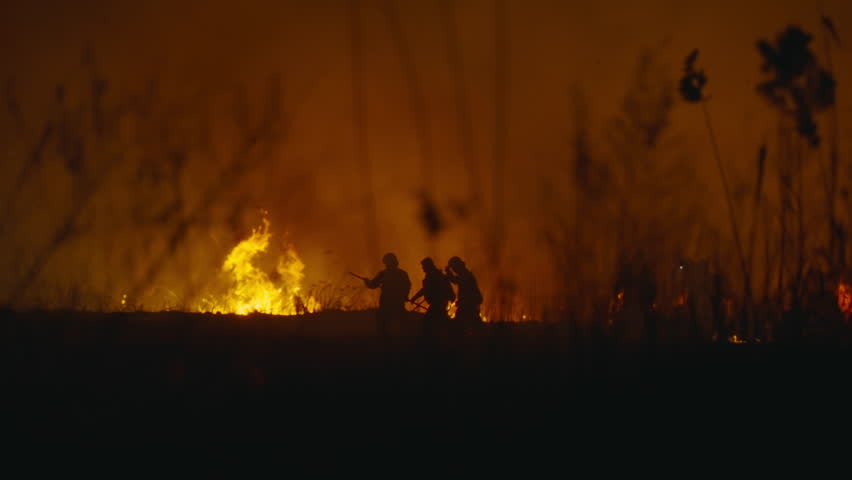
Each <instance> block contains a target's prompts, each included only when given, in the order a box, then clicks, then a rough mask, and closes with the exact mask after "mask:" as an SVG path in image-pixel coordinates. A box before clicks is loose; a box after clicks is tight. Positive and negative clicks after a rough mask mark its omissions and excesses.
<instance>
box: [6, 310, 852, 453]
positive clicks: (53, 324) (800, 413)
mask: <svg viewBox="0 0 852 480" xmlns="http://www.w3.org/2000/svg"><path fill="white" fill-rule="evenodd" d="M409 320H410V322H409V323H408V324H407V325H405V326H402V327H400V328H397V329H396V330H395V331H394V332H393V335H392V336H391V338H389V339H388V341H387V342H386V343H383V342H382V341H381V339H378V338H377V337H376V336H375V335H374V334H373V330H372V328H373V323H372V312H349V313H339V312H325V313H320V314H315V315H305V316H300V317H289V318H285V317H271V316H263V315H257V316H248V317H238V316H231V315H203V314H187V313H177V312H165V313H112V314H106V313H80V312H74V313H60V312H52V313H47V312H31V313H12V312H4V313H3V315H2V323H0V327H2V330H0V339H2V346H0V352H2V370H0V379H2V385H3V395H2V403H3V408H2V411H3V413H4V417H5V420H4V424H5V427H4V428H5V432H6V434H7V438H9V439H14V442H13V443H15V444H21V445H28V444H32V442H36V443H38V444H42V443H43V442H51V443H53V444H56V445H62V448H68V447H74V446H78V447H79V446H90V445H99V446H112V447H119V448H123V446H124V445H126V443H125V442H127V441H136V440H146V441H151V442H153V443H151V445H152V446H157V447H162V446H169V447H176V448H196V447H213V448H221V447H226V446H235V447H246V446H250V445H267V446H270V445H280V444H281V442H285V443H287V444H293V445H297V446H298V447H299V448H301V449H308V450H315V449H322V450H323V451H328V449H340V450H346V451H351V450H353V449H364V448H367V449H373V448H376V449H386V448H393V449H402V450H411V451H413V450H412V449H414V448H415V447H414V446H413V445H415V443H417V444H420V442H426V443H427V444H430V445H432V447H431V448H437V447H438V446H440V449H441V450H446V451H447V452H450V453H451V454H452V455H457V454H464V452H469V451H471V450H470V449H475V448H480V447H483V446H488V445H494V446H499V445H503V446H504V447H505V448H510V449H512V450H516V449H518V448H524V447H529V446H532V445H538V444H549V445H553V446H556V445H560V444H561V443H562V442H565V441H571V440H578V439H582V440H583V442H592V441H602V442H605V444H609V443H610V442H619V441H628V440H626V439H627V438H628V437H629V438H630V440H629V442H633V441H640V442H646V441H650V440H649V439H652V438H657V440H654V441H655V442H657V441H664V442H672V441H676V442H679V441H680V440H678V439H684V438H687V437H703V438H705V439H709V438H712V436H713V435H717V434H724V435H727V436H729V437H726V438H729V440H730V441H734V442H736V441H744V436H746V437H747V436H750V435H753V434H755V433H759V434H766V433H767V432H769V431H774V430H773V429H779V430H781V431H784V432H786V433H785V435H788V434H790V433H791V432H793V431H798V430H796V429H801V428H805V429H807V430H805V431H806V432H807V431H810V429H813V428H815V427H816V428H840V427H839V423H838V422H839V421H841V420H843V419H845V413H844V412H846V411H847V410H848V409H849V405H852V403H850V400H852V394H850V393H847V390H848V385H847V384H848V381H849V378H850V366H852V347H850V345H849V344H848V343H847V342H843V341H837V342H833V343H830V344H826V343H824V342H823V343H821V344H820V345H813V344H811V345H809V344H808V343H807V342H804V343H801V344H798V345H782V344H730V343H726V344H702V345H700V344H692V345H689V344H679V345H665V344H660V345H657V346H655V347H653V348H652V347H649V346H648V345H642V344H637V345H627V344H617V343H615V342H613V341H611V339H608V338H607V337H606V336H597V337H595V336H590V335H579V333H578V332H576V331H574V332H573V333H572V331H571V330H570V329H569V328H568V327H567V326H565V325H562V324H559V323H551V324H540V323H527V324H490V325H489V324H485V325H482V328H481V329H480V330H478V331H476V332H474V333H472V334H469V335H462V336H453V335H442V334H441V332H439V333H438V334H437V335H436V336H435V337H434V341H431V342H430V341H426V340H424V338H423V337H422V336H420V335H419V333H420V330H419V328H417V322H418V320H419V319H418V318H416V317H414V316H412V318H410V319H409ZM398 327H399V326H398ZM444 333H447V332H444ZM672 428H674V429H675V430H671V429H672ZM733 433H736V435H733V436H731V435H732V434H733ZM625 435H626V436H625ZM660 436H661V437H660ZM658 437H659V438H658ZM376 440H378V443H375V441H376ZM605 444H601V448H608V447H605ZM376 451H379V450H376ZM452 452H454V453H452ZM450 453H448V454H450ZM442 455H443V454H442Z"/></svg>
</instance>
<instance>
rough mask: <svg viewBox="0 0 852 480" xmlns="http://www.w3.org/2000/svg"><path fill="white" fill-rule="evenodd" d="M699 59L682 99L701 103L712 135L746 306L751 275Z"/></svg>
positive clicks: (689, 61)
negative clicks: (712, 120) (699, 66)
mask: <svg viewBox="0 0 852 480" xmlns="http://www.w3.org/2000/svg"><path fill="white" fill-rule="evenodd" d="M697 59H698V50H697V49H695V50H693V51H692V52H691V53H690V54H689V55H688V56H687V57H686V59H685V61H684V75H683V77H682V78H681V81H680V94H681V97H682V98H683V99H684V100H685V101H687V102H689V103H700V104H701V109H702V111H703V113H704V123H705V125H706V126H707V132H708V133H709V134H710V143H711V145H712V146H713V157H714V158H715V160H716V167H717V168H718V169H719V178H720V180H721V181H722V188H723V189H724V192H725V202H726V204H727V206H728V219H729V220H730V222H731V232H732V233H733V236H734V244H735V246H736V249H737V256H738V257H739V263H740V269H741V272H742V275H743V289H744V305H748V304H749V302H750V300H751V277H750V275H751V273H750V271H749V267H748V264H747V261H746V256H745V252H744V250H743V244H742V241H741V239H740V231H739V227H738V226H737V218H736V214H735V212H734V202H733V199H732V197H731V189H730V186H729V184H728V178H727V175H725V167H724V165H723V164H722V157H721V155H720V154H719V144H718V142H717V140H716V134H715V133H714V131H713V122H711V121H710V112H709V111H708V110H707V97H706V96H705V94H704V87H705V86H706V85H707V75H706V74H705V73H704V71H703V70H697V69H696V67H695V62H696V60H697Z"/></svg>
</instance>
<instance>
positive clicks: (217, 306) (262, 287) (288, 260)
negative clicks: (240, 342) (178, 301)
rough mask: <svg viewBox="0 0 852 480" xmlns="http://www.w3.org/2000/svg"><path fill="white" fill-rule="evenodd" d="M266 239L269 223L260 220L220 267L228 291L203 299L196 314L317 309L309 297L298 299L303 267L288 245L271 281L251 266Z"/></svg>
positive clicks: (267, 240) (281, 313) (274, 312)
mask: <svg viewBox="0 0 852 480" xmlns="http://www.w3.org/2000/svg"><path fill="white" fill-rule="evenodd" d="M270 237H271V234H270V233H269V220H267V219H266V218H264V219H263V225H262V226H261V227H258V228H255V229H253V230H252V234H251V236H250V237H249V238H247V239H245V240H243V241H241V242H240V243H238V244H237V245H236V246H235V247H234V248H233V249H232V250H231V252H230V253H229V254H228V256H227V257H226V258H225V261H224V263H223V264H222V272H223V273H224V274H225V275H226V276H227V277H228V278H229V283H230V287H229V289H228V291H227V292H226V293H225V294H224V295H221V296H214V295H208V296H206V297H205V298H203V299H202V300H201V302H200V303H199V305H198V310H199V311H200V312H209V313H236V314H237V315H248V314H250V313H254V312H258V313H268V314H273V315H294V314H296V313H306V312H314V311H318V310H319V309H320V305H319V304H318V302H316V300H315V299H314V298H313V297H310V298H308V299H307V301H304V300H302V298H301V297H300V292H301V290H302V286H301V284H302V279H303V278H304V276H305V274H304V269H305V264H304V263H303V262H302V260H301V259H300V258H299V255H298V254H297V253H296V250H295V249H294V248H293V246H292V245H287V246H286V250H285V252H284V254H283V255H281V256H280V257H279V258H278V263H277V265H276V268H275V271H276V273H277V275H275V280H273V279H272V278H270V276H269V275H267V273H266V272H265V271H264V270H262V269H260V268H258V267H257V266H256V265H255V261H256V259H257V258H258V257H259V256H260V255H261V254H263V253H265V252H266V250H267V248H268V247H269V239H270Z"/></svg>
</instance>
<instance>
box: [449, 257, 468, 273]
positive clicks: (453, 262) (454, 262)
mask: <svg viewBox="0 0 852 480" xmlns="http://www.w3.org/2000/svg"><path fill="white" fill-rule="evenodd" d="M448 264H449V265H450V266H451V267H453V270H458V269H460V268H465V266H464V262H463V261H462V259H461V258H459V257H452V258H450V261H449V262H448Z"/></svg>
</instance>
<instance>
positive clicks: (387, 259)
mask: <svg viewBox="0 0 852 480" xmlns="http://www.w3.org/2000/svg"><path fill="white" fill-rule="evenodd" d="M382 263H384V264H385V266H386V267H390V268H396V267H398V266H399V260H397V258H396V255H394V254H393V253H386V254H385V256H384V257H382Z"/></svg>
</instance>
